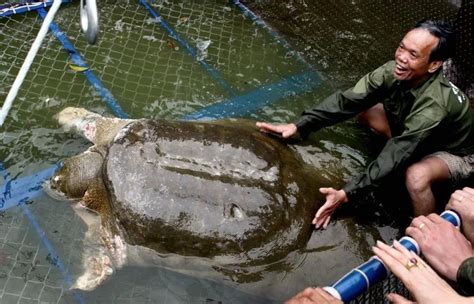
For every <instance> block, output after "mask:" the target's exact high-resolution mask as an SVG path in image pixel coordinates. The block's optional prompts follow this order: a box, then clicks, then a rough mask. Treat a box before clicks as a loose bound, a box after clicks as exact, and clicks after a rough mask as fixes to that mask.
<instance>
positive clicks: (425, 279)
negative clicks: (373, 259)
mask: <svg viewBox="0 0 474 304" xmlns="http://www.w3.org/2000/svg"><path fill="white" fill-rule="evenodd" d="M373 250H374V253H375V254H376V255H377V257H379V258H380V259H381V260H382V262H383V263H384V264H385V265H386V266H387V267H388V268H389V269H390V270H391V271H392V272H393V274H394V275H396V276H397V277H398V278H399V279H400V280H401V281H402V282H403V284H404V285H405V287H406V288H407V289H408V290H409V291H410V293H411V294H412V296H413V297H414V298H415V300H416V302H417V303H418V304H425V303H427V304H431V303H469V300H468V299H467V298H463V297H461V296H460V295H458V294H457V293H456V292H455V291H454V290H453V289H452V288H451V286H449V284H448V283H446V282H445V281H444V280H443V279H441V278H440V277H439V276H438V275H437V274H436V272H435V271H434V270H433V269H431V267H430V266H428V264H426V263H425V262H424V261H423V260H422V259H421V258H420V257H419V256H417V255H416V254H415V253H413V252H412V251H408V250H407V249H406V248H405V247H403V246H402V245H401V244H400V243H398V242H397V241H394V242H393V247H390V246H388V245H386V244H384V243H382V242H380V241H378V242H377V246H376V247H373ZM387 298H388V300H389V301H390V302H392V303H413V302H411V301H408V300H407V299H405V298H404V297H402V296H400V295H398V294H394V293H391V294H388V295H387Z"/></svg>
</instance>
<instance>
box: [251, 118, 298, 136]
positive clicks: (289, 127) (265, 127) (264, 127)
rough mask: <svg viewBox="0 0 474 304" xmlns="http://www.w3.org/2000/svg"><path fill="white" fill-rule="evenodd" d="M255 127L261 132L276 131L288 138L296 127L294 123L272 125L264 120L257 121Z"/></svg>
mask: <svg viewBox="0 0 474 304" xmlns="http://www.w3.org/2000/svg"><path fill="white" fill-rule="evenodd" d="M256 125H257V128H258V129H259V130H260V131H261V132H263V133H277V134H280V135H281V137H283V138H290V137H291V136H293V135H295V134H296V132H297V131H298V128H297V127H296V125H295V124H294V123H290V124H286V125H272V124H269V123H266V122H257V123H256Z"/></svg>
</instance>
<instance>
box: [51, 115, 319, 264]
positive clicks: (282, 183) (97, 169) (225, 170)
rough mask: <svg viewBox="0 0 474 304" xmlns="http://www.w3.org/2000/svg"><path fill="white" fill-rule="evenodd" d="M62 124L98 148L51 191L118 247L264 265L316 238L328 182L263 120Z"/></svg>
mask: <svg viewBox="0 0 474 304" xmlns="http://www.w3.org/2000/svg"><path fill="white" fill-rule="evenodd" d="M57 118H58V120H59V122H60V124H62V125H63V126H64V127H66V128H67V129H72V130H75V131H77V132H78V133H79V134H81V135H83V136H84V137H86V138H87V139H89V140H90V141H91V142H93V143H94V144H95V145H94V146H92V147H91V148H89V149H88V150H87V151H86V152H84V153H82V154H80V155H78V156H74V157H72V158H70V159H68V160H66V161H65V163H64V165H63V166H62V168H61V169H60V170H59V171H58V172H57V173H56V174H55V175H54V176H53V177H52V178H51V181H50V187H51V190H53V191H55V192H59V193H62V194H64V195H65V196H67V197H68V198H77V199H81V204H82V205H83V206H85V207H87V208H89V209H92V210H94V211H96V212H98V213H99V214H100V216H101V218H102V226H103V227H104V228H105V229H104V230H105V231H107V235H108V238H109V242H110V240H112V243H113V240H117V239H123V240H124V241H125V243H126V244H130V245H138V246H143V247H147V248H150V249H152V250H155V251H157V252H160V253H174V254H179V255H184V256H199V257H206V258H216V257H221V258H222V257H225V258H224V259H221V260H225V261H226V263H229V264H232V265H261V264H268V263H271V262H274V261H277V260H278V259H281V258H283V257H285V256H286V255H287V254H288V253H290V252H292V251H294V250H296V249H298V248H301V247H303V246H304V245H305V244H306V242H307V240H308V239H309V237H310V235H311V232H312V230H313V227H312V225H311V219H312V216H313V215H314V212H315V210H316V209H317V207H318V206H317V205H316V202H317V201H320V200H319V199H318V195H319V194H318V193H317V189H318V186H320V184H321V177H320V176H319V175H317V174H316V173H315V172H314V171H313V169H312V167H310V166H307V165H306V164H305V163H304V162H303V161H302V159H301V157H300V156H299V154H298V153H297V152H296V151H295V150H294V149H293V148H292V147H291V146H289V145H287V144H285V143H284V142H282V141H281V140H278V139H275V138H272V137H270V136H268V135H265V134H262V133H261V132H259V131H258V130H256V128H255V127H254V122H250V121H245V120H223V121H214V122H186V121H167V120H146V119H140V120H123V119H117V118H106V117H103V116H101V115H99V114H96V113H92V112H89V111H87V110H85V109H81V108H66V109H64V110H63V111H61V112H60V113H59V114H58V116H57ZM109 247H110V244H109ZM112 247H113V246H112ZM112 264H120V263H117V262H116V261H113V260H112ZM116 266H117V265H116Z"/></svg>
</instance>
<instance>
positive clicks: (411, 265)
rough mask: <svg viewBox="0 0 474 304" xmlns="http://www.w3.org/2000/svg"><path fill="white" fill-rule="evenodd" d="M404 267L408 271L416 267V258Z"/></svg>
mask: <svg viewBox="0 0 474 304" xmlns="http://www.w3.org/2000/svg"><path fill="white" fill-rule="evenodd" d="M405 267H406V269H408V270H410V269H412V268H413V267H418V260H417V259H416V258H411V259H409V260H408V262H407V264H406V265H405Z"/></svg>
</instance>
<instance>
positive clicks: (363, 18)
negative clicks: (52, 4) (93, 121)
mask: <svg viewBox="0 0 474 304" xmlns="http://www.w3.org/2000/svg"><path fill="white" fill-rule="evenodd" d="M249 2H250V1H249ZM150 3H152V6H153V8H154V9H155V10H157V11H159V12H160V14H161V16H162V17H163V19H164V20H166V21H167V22H168V23H169V25H170V26H171V27H172V28H173V29H174V30H175V33H176V34H177V35H179V37H182V38H183V39H184V41H186V42H187V43H188V44H189V46H191V47H192V48H193V49H194V50H197V52H198V53H197V55H196V57H194V58H193V56H191V55H190V54H189V53H188V52H187V50H186V45H183V44H180V41H179V40H178V39H177V38H176V37H170V36H169V35H168V34H167V33H166V31H165V30H163V28H162V27H160V24H159V23H158V22H157V20H156V19H153V18H151V16H150V15H149V13H148V12H147V11H146V10H145V9H144V8H143V7H142V6H140V5H138V4H137V3H135V2H134V1H100V16H101V33H100V34H101V35H100V38H99V39H100V40H99V41H98V44H97V45H95V46H88V45H86V43H85V42H84V39H83V38H82V36H81V34H80V32H79V14H78V4H77V3H73V4H69V5H64V6H63V8H62V9H61V11H60V13H59V15H58V16H57V18H56V22H57V23H58V25H59V27H60V28H61V30H62V31H64V32H65V33H66V35H67V36H68V37H69V39H70V40H71V42H72V43H73V44H74V46H75V47H76V49H77V50H78V51H79V52H80V53H81V54H82V55H83V57H84V58H85V60H86V61H87V63H88V65H89V67H90V68H91V71H92V72H93V73H94V74H95V75H96V76H97V77H98V78H99V79H101V81H102V83H103V85H104V86H105V87H106V88H107V89H108V90H110V92H111V94H112V95H113V96H114V98H115V100H117V102H118V104H119V105H120V106H121V108H122V109H123V111H124V112H125V113H127V114H128V115H129V116H130V117H132V118H140V117H148V118H166V119H182V118H183V117H184V116H186V115H188V114H192V113H194V112H195V111H198V110H200V109H202V108H203V107H206V106H208V105H211V104H215V103H217V102H221V101H230V102H231V103H230V104H232V103H236V102H237V101H242V100H244V101H250V103H258V102H260V101H261V100H265V99H268V100H270V102H268V103H266V104H264V105H262V106H259V107H258V108H257V109H254V110H252V111H249V112H245V111H244V112H233V113H232V112H231V113H225V112H224V113H223V114H222V113H221V114H222V117H224V116H234V115H233V114H235V116H244V117H246V118H251V119H259V120H268V121H274V122H285V121H290V120H294V119H295V118H296V117H298V115H299V113H300V112H301V111H302V110H303V109H305V108H308V107H310V106H311V105H313V104H314V103H315V102H317V101H319V100H321V99H322V98H323V97H324V96H326V95H328V94H329V93H330V92H331V91H333V90H334V89H337V88H345V87H347V86H349V85H351V84H352V83H353V82H354V81H355V80H356V79H357V78H358V77H360V76H361V75H363V74H364V73H366V72H368V71H370V70H371V69H373V68H375V67H377V66H378V65H380V64H382V63H383V62H385V61H386V60H389V59H391V58H392V56H393V55H392V54H393V51H394V48H395V46H396V45H397V43H398V41H399V39H400V38H401V36H402V34H403V32H404V31H405V30H406V29H407V28H408V27H409V26H411V25H412V24H413V23H414V22H415V21H416V20H418V19H421V18H423V17H452V16H453V15H454V13H455V6H453V5H452V4H449V3H448V2H446V1H441V0H437V1H428V0H426V1H416V2H413V3H414V4H413V3H412V4H407V2H406V1H402V0H399V1H389V2H387V1H383V2H373V1H363V0H354V1H304V0H301V1H285V2H278V3H275V1H253V2H250V3H249V6H250V8H252V9H253V10H255V11H257V12H258V13H260V14H261V15H262V16H263V17H264V18H265V20H266V21H267V22H268V23H269V24H270V25H271V26H272V27H273V28H274V29H276V30H277V31H278V33H279V34H280V35H281V36H282V37H284V39H286V40H287V41H288V42H290V44H291V45H292V46H293V47H294V48H295V49H296V50H298V51H299V52H300V53H301V54H302V55H303V56H304V58H305V59H306V62H302V61H301V60H299V59H298V58H297V56H295V55H294V54H292V53H291V52H290V51H289V50H287V49H285V48H284V47H282V45H281V43H279V42H277V41H275V39H274V38H273V37H272V35H270V34H269V33H268V31H267V30H266V29H264V28H262V27H261V26H259V25H258V23H255V22H252V21H251V20H249V18H247V17H245V16H244V15H243V14H242V12H241V11H240V10H239V9H238V8H236V7H235V6H233V5H229V4H228V2H226V1H217V0H215V1H206V2H201V1H154V2H150ZM39 20H40V18H39V17H38V16H37V14H36V13H34V12H33V13H29V14H26V15H21V16H15V17H12V18H6V19H5V18H3V19H0V50H1V51H0V81H1V83H2V86H1V87H0V98H1V99H5V97H6V94H7V92H8V89H9V86H10V85H11V83H13V79H14V77H15V76H16V73H17V72H18V69H19V67H20V66H21V63H22V60H23V58H24V57H25V56H26V53H27V51H28V49H29V45H30V43H31V42H32V41H33V39H34V38H35V36H36V32H37V30H38V28H39V24H40V21H39ZM206 46H207V48H206ZM199 48H201V49H199ZM204 63H205V64H207V67H206V65H205V64H204ZM70 64H71V60H70V59H69V57H68V54H67V53H66V52H65V51H64V50H63V49H62V47H61V45H60V44H59V43H58V42H57V40H56V39H55V38H54V36H52V35H49V36H48V38H47V39H46V41H45V42H44V43H43V46H42V48H41V50H40V53H39V54H38V57H37V58H36V60H35V61H34V64H33V66H32V68H31V69H30V72H29V73H28V76H27V79H26V80H25V83H24V84H23V86H22V88H21V90H20V92H19V95H18V97H17V99H16V100H15V102H14V105H13V108H12V110H11V113H10V115H9V116H8V117H7V121H6V123H5V125H4V126H2V127H1V129H0V132H1V133H0V136H1V138H0V161H1V162H2V163H3V165H4V167H5V168H6V169H7V171H8V172H9V175H10V178H11V179H17V178H22V177H25V176H30V175H31V174H34V173H36V172H38V171H40V170H42V169H44V168H48V167H50V166H51V165H53V164H56V163H58V162H60V161H62V160H64V159H65V158H67V157H68V156H71V155H75V154H77V153H79V152H81V151H84V150H85V149H86V148H87V147H89V146H90V144H89V143H88V142H87V141H86V140H84V139H81V138H79V137H77V136H74V135H71V134H67V133H65V132H64V131H63V130H61V129H59V128H58V126H57V124H56V123H55V121H54V119H53V118H52V117H53V115H54V114H55V113H57V112H59V111H60V110H61V109H62V108H64V107H66V106H80V107H85V108H87V109H89V110H94V111H97V112H99V113H101V114H102V113H103V114H106V115H112V111H111V110H110V109H109V108H108V107H107V106H106V105H105V103H104V102H103V98H102V97H101V96H100V95H99V94H98V93H97V92H96V91H95V90H94V88H93V87H92V86H91V85H90V84H89V83H88V82H87V80H86V78H85V77H84V75H82V74H81V73H79V72H76V71H74V70H73V69H71V67H70ZM209 67H210V69H209ZM214 71H217V72H218V73H217V74H218V77H216V75H215V74H213V73H214ZM314 72H316V74H317V75H319V77H321V80H320V81H316V80H313V82H312V86H310V88H309V89H307V88H306V87H305V85H306V84H307V83H304V81H303V84H301V83H296V85H292V86H287V85H286V83H284V81H285V80H288V79H289V77H290V76H294V75H300V74H302V73H314ZM275 83H279V84H280V87H283V88H284V90H283V92H281V93H280V95H281V96H280V97H279V98H275V99H272V98H270V97H268V96H269V91H271V90H278V86H275V87H271V89H270V88H269V87H268V86H270V85H271V84H275ZM282 83H284V84H283V85H282ZM252 92H257V93H258V94H254V95H252V94H251V93H252ZM242 95H244V96H246V97H245V98H242V99H233V98H234V97H236V96H242ZM367 141H369V145H367ZM377 145H378V143H377V140H376V139H374V138H373V137H372V136H371V135H370V134H369V133H368V132H367V131H366V130H364V129H363V128H361V127H359V126H358V125H356V124H355V123H353V122H348V123H344V124H341V125H338V126H335V127H331V128H327V129H325V130H322V131H320V132H318V133H317V134H315V135H314V136H312V137H311V138H310V139H309V140H308V141H307V142H306V143H305V144H304V146H305V147H304V151H305V154H304V156H305V159H306V160H307V161H308V162H309V163H311V164H313V165H314V166H316V167H317V168H319V170H320V171H321V175H322V176H324V177H325V178H327V179H329V180H331V181H333V185H332V186H335V187H341V186H342V185H343V184H344V182H345V181H346V180H348V179H349V178H350V177H351V176H353V175H355V174H357V172H359V171H360V170H361V169H362V168H363V166H364V165H365V164H366V163H367V161H369V160H370V159H371V158H372V157H373V156H374V154H375V153H376V150H375V149H374V147H377ZM3 176H4V175H3ZM2 182H3V185H5V182H4V181H3V180H2ZM0 184H1V182H0ZM380 200H381V199H380V198H375V199H374V200H373V201H372V203H373V204H374V205H378V204H379V201H380ZM29 202H31V204H29V205H27V208H28V210H30V211H31V213H32V214H33V218H34V219H35V220H36V221H37V222H38V224H39V227H40V228H41V229H43V230H44V232H45V235H46V237H47V239H48V240H49V241H50V242H51V244H52V245H53V247H54V248H55V250H56V251H57V253H58V256H59V260H61V261H62V262H63V263H64V265H65V266H64V268H65V271H63V272H61V271H59V270H58V268H57V267H56V266H57V265H58V262H57V259H56V258H55V256H54V255H51V251H49V252H48V250H46V248H47V247H48V246H46V245H45V243H44V242H45V241H44V239H43V238H40V237H38V236H37V232H38V228H37V227H36V226H35V225H34V224H33V221H34V220H32V217H31V216H29V215H28V214H29V213H28V211H25V209H24V208H23V207H12V208H9V209H8V210H5V211H4V212H2V213H1V214H0V241H1V246H0V250H1V251H0V299H2V302H3V301H7V300H6V299H8V301H11V302H12V303H13V302H15V299H16V300H19V299H24V300H25V299H31V300H32V301H39V300H43V301H45V302H50V303H56V302H61V303H69V302H78V301H79V302H80V300H77V299H78V298H77V295H75V294H73V293H72V292H70V291H68V290H67V286H68V283H67V280H66V279H65V273H67V274H69V275H70V276H72V278H74V277H75V276H77V274H78V273H79V272H80V270H81V267H80V258H81V257H80V256H81V253H82V252H83V251H84V250H86V249H87V248H86V247H87V246H85V244H84V243H83V242H84V236H85V234H86V226H85V224H84V223H83V222H82V221H81V219H80V218H78V217H77V216H76V215H75V213H74V212H73V210H72V208H71V206H70V205H69V204H68V203H66V202H56V201H53V200H52V199H50V198H48V197H46V196H44V195H42V196H40V197H38V198H35V199H34V200H29ZM368 210H369V212H377V211H371V210H370V209H368ZM360 213H363V212H361V211H360V210H359V212H358V214H360ZM402 216H403V215H402ZM407 216H408V215H407ZM400 230H401V229H400V227H399V226H398V225H397V224H394V222H393V219H392V218H388V219H387V218H382V216H380V214H379V213H377V214H376V215H375V216H372V217H371V216H369V217H367V218H365V217H363V216H362V217H361V216H359V217H354V216H353V215H352V214H351V213H345V214H343V215H341V216H339V217H338V218H336V219H335V220H333V221H332V223H331V225H330V226H329V228H328V229H327V230H324V231H315V232H314V233H313V235H312V237H311V239H310V240H309V242H308V244H307V245H306V247H305V248H304V249H303V250H300V251H295V252H293V253H291V254H290V255H289V256H288V257H286V258H285V259H283V260H281V261H278V262H276V263H274V264H272V265H268V266H267V267H266V268H265V270H264V271H262V272H261V273H259V275H258V276H248V277H247V278H246V279H242V277H245V276H238V275H233V274H232V273H227V274H225V275H223V274H222V273H219V272H214V273H209V275H203V274H202V273H191V274H190V273H189V271H187V270H186V269H188V270H189V267H188V266H189V265H188V264H187V263H192V262H190V261H186V262H185V261H182V262H181V263H182V265H179V263H178V266H176V263H175V262H172V263H171V262H170V263H169V264H167V263H168V262H167V261H169V257H168V258H166V257H161V259H160V258H159V259H158V261H159V263H157V264H158V265H154V267H149V266H128V267H125V268H124V269H122V270H120V271H118V272H116V273H115V274H114V275H113V276H112V277H111V278H110V279H109V280H108V281H107V282H106V283H105V284H104V285H103V286H101V287H99V288H98V289H96V290H95V291H93V292H87V293H82V296H83V297H84V298H85V299H86V302H87V303H95V302H96V303H99V302H111V301H113V302H116V303H119V302H121V303H132V302H133V303H149V302H156V301H159V302H160V300H162V302H167V303H169V302H172V303H187V302H194V300H197V301H202V302H204V301H207V302H219V301H221V302H230V303H234V302H235V303H241V302H245V301H247V302H269V301H276V302H280V301H282V300H283V299H286V298H288V297H290V296H291V295H293V294H295V293H296V292H298V291H299V290H301V289H303V288H304V287H306V286H315V285H327V284H331V283H333V282H334V281H335V280H337V279H338V278H339V277H340V276H341V275H343V274H345V273H346V272H347V271H349V270H351V269H352V268H353V267H355V266H357V265H359V264H360V263H362V262H364V261H365V260H367V259H368V258H369V257H370V256H371V251H370V248H371V246H372V245H373V244H374V243H375V241H376V240H377V239H383V240H385V241H389V240H391V239H393V238H395V237H398V236H399V235H400V233H401V232H400ZM207 262H209V263H208V264H206V266H205V268H206V271H211V272H212V266H213V263H212V261H207ZM195 264H199V263H198V262H197V261H195ZM170 265H173V266H170ZM169 268H172V269H169ZM178 268H180V269H178ZM177 271H179V272H177ZM238 272H239V270H238V269H236V273H237V274H238ZM7 303H8V302H7ZM15 303H16V302H15Z"/></svg>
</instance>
